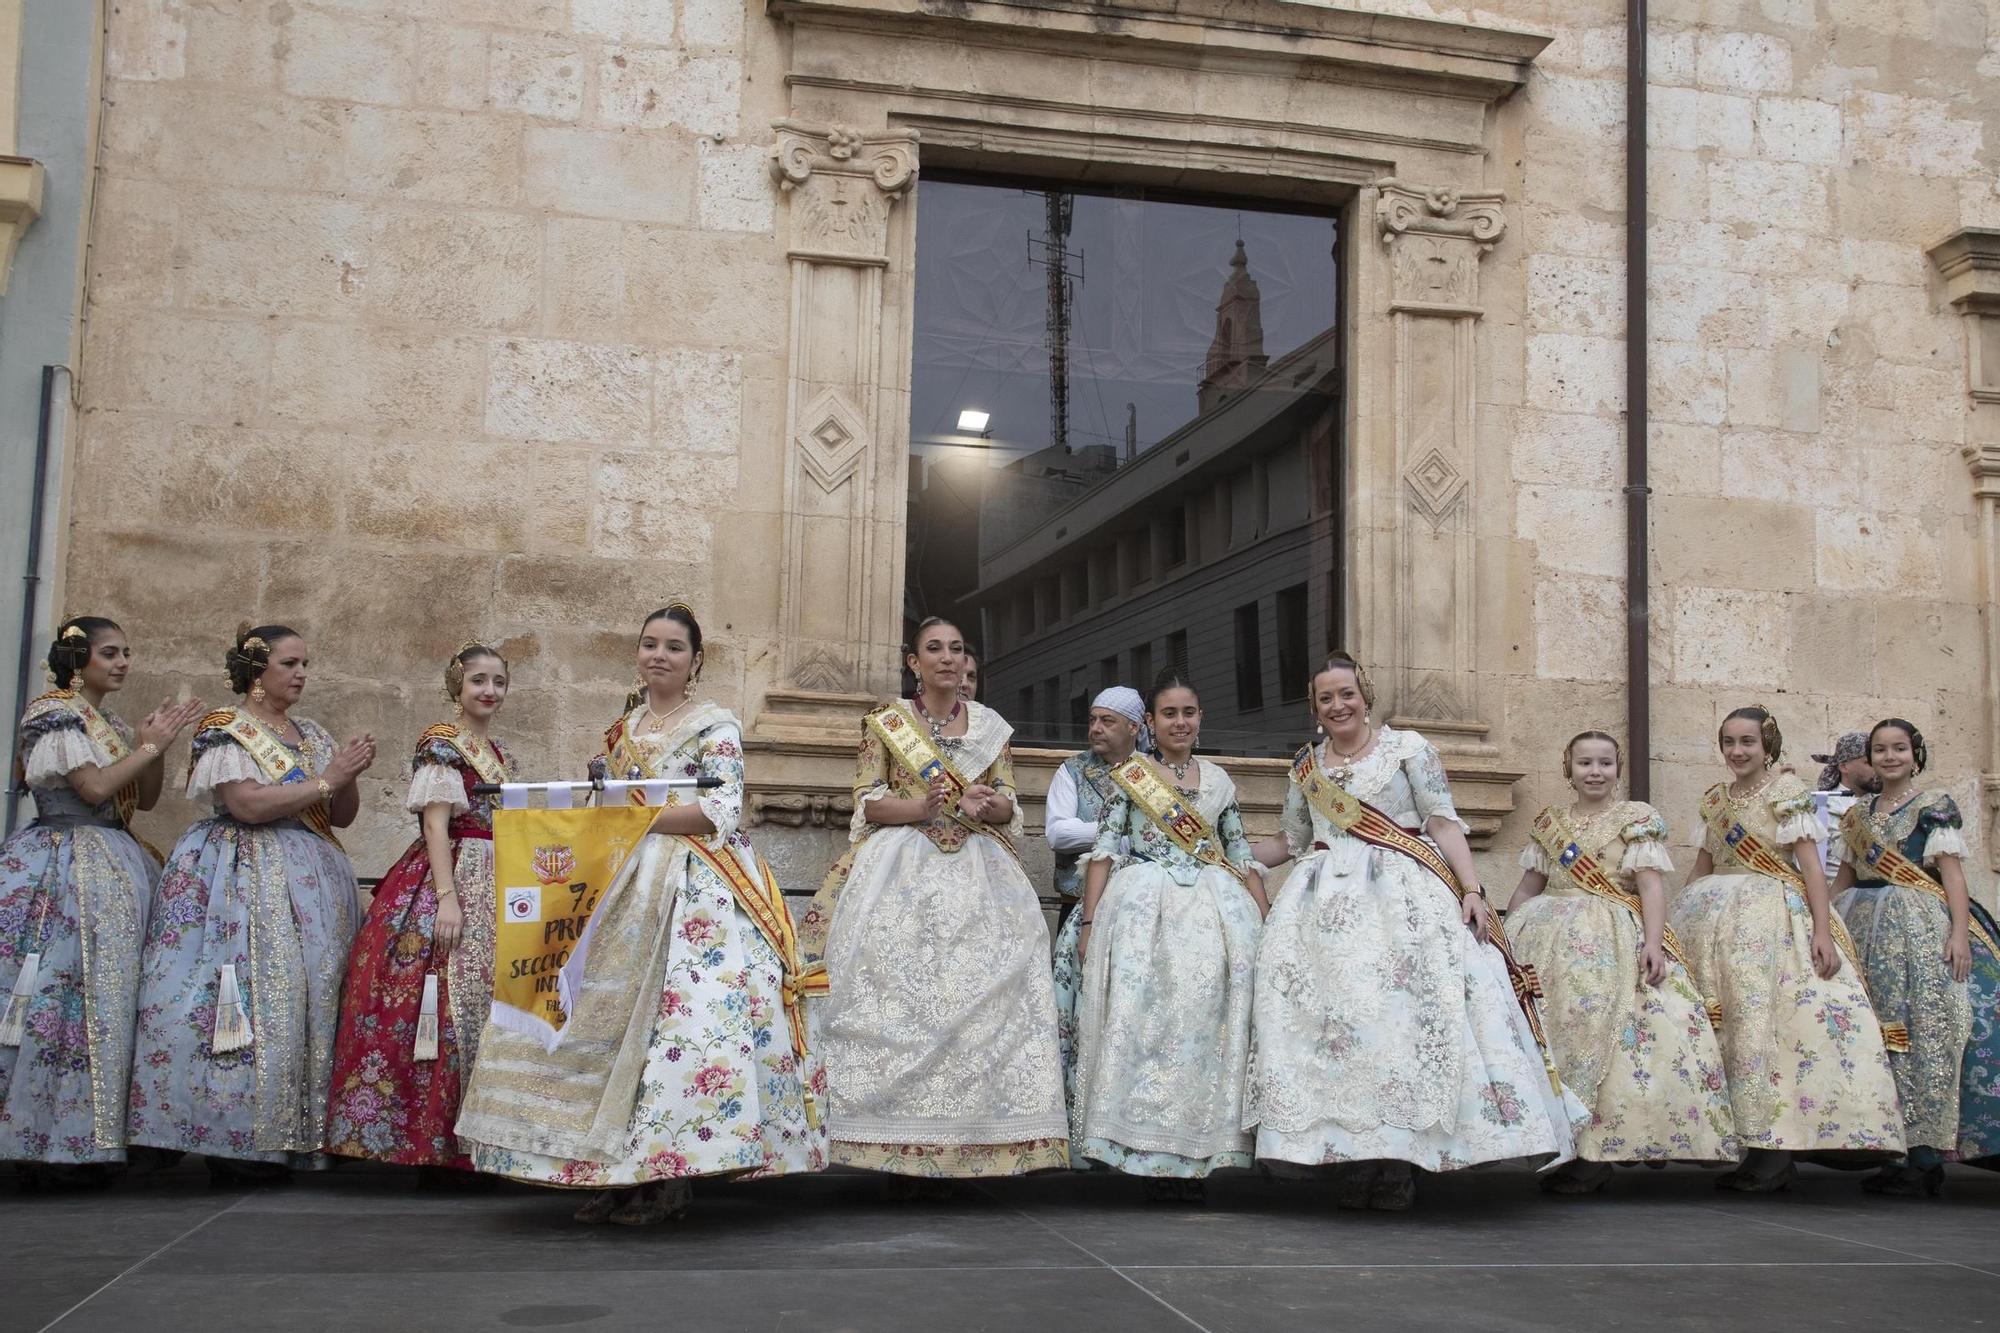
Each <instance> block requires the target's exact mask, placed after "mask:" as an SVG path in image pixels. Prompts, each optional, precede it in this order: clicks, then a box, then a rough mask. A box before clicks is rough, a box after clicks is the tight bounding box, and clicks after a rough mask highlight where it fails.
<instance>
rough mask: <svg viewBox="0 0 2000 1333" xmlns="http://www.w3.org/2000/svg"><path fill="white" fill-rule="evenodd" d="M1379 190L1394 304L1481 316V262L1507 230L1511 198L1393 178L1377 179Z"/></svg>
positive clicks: (1379, 221)
mask: <svg viewBox="0 0 2000 1333" xmlns="http://www.w3.org/2000/svg"><path fill="white" fill-rule="evenodd" d="M1375 189H1376V192H1377V197H1376V200H1375V222H1376V225H1377V226H1378V227H1380V228H1381V235H1382V244H1384V245H1386V246H1388V247H1389V252H1390V268H1389V273H1390V296H1391V308H1392V309H1395V310H1410V311H1417V312H1424V313H1429V314H1438V315H1477V314H1478V313H1479V260H1480V258H1481V257H1482V256H1483V255H1485V253H1486V252H1487V251H1488V250H1491V249H1492V248H1493V246H1494V245H1495V244H1496V243H1497V242H1498V241H1499V240H1500V238H1501V236H1502V235H1504V234H1505V233H1506V230H1507V219H1506V215H1505V214H1504V213H1502V212H1501V205H1502V204H1504V203H1505V202H1506V201H1507V196H1506V195H1504V194H1502V193H1501V192H1500V191H1498V190H1476V191H1460V190H1453V189H1449V188H1442V187H1441V188H1435V189H1425V188H1423V187H1421V186H1414V185H1408V184H1405V183H1404V182H1402V181H1399V180H1396V179H1394V178H1390V179H1388V180H1382V181H1377V182H1376V184H1375Z"/></svg>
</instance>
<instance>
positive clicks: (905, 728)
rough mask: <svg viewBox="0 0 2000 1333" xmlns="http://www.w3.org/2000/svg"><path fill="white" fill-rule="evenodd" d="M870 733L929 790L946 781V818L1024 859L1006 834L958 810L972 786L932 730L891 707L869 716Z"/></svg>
mask: <svg viewBox="0 0 2000 1333" xmlns="http://www.w3.org/2000/svg"><path fill="white" fill-rule="evenodd" d="M868 730H870V731H871V732H873V733H874V734H875V739H877V740H879V741H881V742H882V744H883V745H885V746H887V747H888V749H889V753H890V754H892V755H894V756H896V758H897V759H898V760H899V761H901V763H902V765H903V767H904V768H907V769H908V770H910V772H912V773H914V774H916V775H917V776H918V777H919V778H921V779H922V780H923V781H924V783H925V785H926V786H928V785H929V784H930V783H931V782H932V781H933V780H935V779H937V778H939V777H942V778H943V779H944V781H945V787H946V789H947V791H948V792H949V794H948V795H947V796H946V797H945V803H944V813H945V814H946V815H948V816H949V817H950V818H951V819H952V820H954V821H955V822H957V823H959V824H961V825H963V826H964V827H965V828H967V829H969V830H971V831H972V832H974V833H983V834H985V835H986V836H987V837H989V838H991V839H993V840H994V841H995V842H997V843H999V844H1000V846H1001V847H1002V848H1004V849H1005V850H1006V852H1007V855H1009V856H1011V857H1013V858H1014V859H1015V860H1016V861H1017V862H1018V861H1019V860H1020V859H1021V854H1020V852H1018V851H1016V850H1015V848H1014V843H1013V840H1012V839H1010V838H1009V837H1008V836H1007V834H1006V831H1005V830H1003V829H1000V828H997V827H995V826H994V825H992V824H988V823H986V822H985V821H984V820H979V819H974V818H972V817H971V816H970V815H967V814H966V813H964V812H963V811H961V810H960V809H959V808H958V802H959V798H960V797H962V796H964V795H965V789H966V787H968V786H969V785H971V784H969V783H967V782H966V780H965V779H964V777H962V776H961V775H960V774H959V772H958V770H957V769H955V768H953V767H952V766H951V761H950V760H949V759H946V758H945V757H944V753H943V752H942V751H941V750H939V749H938V747H937V743H936V742H935V741H933V740H932V739H931V738H930V736H929V735H928V734H927V733H928V730H929V729H928V728H925V727H919V726H916V725H914V724H913V723H911V721H910V718H909V714H907V713H905V712H904V711H903V710H902V709H900V708H898V707H896V706H895V705H894V704H890V705H889V706H887V707H885V708H878V709H876V710H875V711H874V712H872V713H870V714H869V715H868Z"/></svg>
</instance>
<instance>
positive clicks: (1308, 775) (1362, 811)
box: [1292, 745, 1562, 1092]
mask: <svg viewBox="0 0 2000 1333" xmlns="http://www.w3.org/2000/svg"><path fill="white" fill-rule="evenodd" d="M1292 781H1293V782H1296V783H1298V784H1299V790H1301V791H1302V792H1304V793H1305V798H1306V801H1307V803H1308V804H1310V805H1311V806H1312V808H1313V809H1315V810H1317V811H1318V812H1319V814H1320V817H1321V818H1323V819H1325V820H1326V821H1327V823H1329V824H1332V825H1333V826H1334V827H1335V828H1337V829H1339V830H1340V831H1341V832H1343V833H1345V834H1347V835H1348V836H1349V837H1354V838H1359V839H1360V840H1361V841H1363V842H1365V843H1367V844H1368V845H1369V846H1371V847H1379V848H1381V849H1382V850H1384V851H1389V852H1400V853H1401V854H1402V855H1404V856H1407V857H1409V858H1410V859H1411V860H1412V861H1415V862H1416V863H1417V864H1418V865H1420V866H1422V867H1423V868H1424V869H1426V870H1428V871H1430V872H1431V874H1433V875H1435V876H1436V877H1437V878H1438V881H1439V882H1440V883H1442V884H1443V885H1444V886H1445V887H1446V888H1447V889H1450V890H1451V892H1452V895H1453V896H1454V897H1456V898H1458V899H1459V900H1460V901H1463V900H1464V898H1465V886H1464V885H1463V884H1460V883H1459V882H1458V875H1457V873H1456V872H1454V871H1453V870H1452V868H1451V863H1450V862H1449V861H1447V860H1445V859H1444V854H1443V853H1441V852H1439V851H1438V849H1437V848H1435V847H1433V846H1431V845H1430V844H1429V843H1427V842H1425V841H1424V840H1423V839H1422V838H1419V837H1417V836H1416V835H1415V834H1414V833H1411V832H1410V831H1409V830H1408V829H1406V828H1404V827H1403V826H1402V825H1401V824H1398V823H1397V822H1396V821H1395V820H1393V819H1391V818H1389V816H1388V815H1386V814H1384V813H1383V812H1382V811H1380V810H1378V809H1376V808H1375V807H1374V806H1372V805H1370V804H1368V802H1366V801H1364V800H1362V799H1361V798H1360V797H1358V796H1356V795H1355V794H1354V793H1352V792H1350V791H1348V790H1347V789H1346V788H1345V787H1343V786H1341V785H1340V784H1339V783H1338V782H1335V781H1334V780H1333V779H1332V778H1330V777H1328V776H1327V775H1326V771H1325V770H1324V769H1322V768H1321V767H1320V766H1319V759H1318V758H1317V757H1316V756H1315V755H1314V754H1313V748H1312V746H1310V745H1308V746H1306V747H1305V748H1304V749H1303V750H1300V751H1299V754H1298V758H1296V759H1295V760H1293V761H1292ZM1486 929H1487V934H1488V936H1489V937H1490V938H1491V939H1492V941H1493V946H1494V947H1495V948H1496V949H1498V950H1500V957H1501V958H1503V959H1504V960H1506V963H1507V978H1508V980H1509V981H1511V982H1512V983H1513V986H1514V999H1515V1000H1516V1001H1517V1002H1518V1003H1519V1004H1520V1006H1521V1012H1522V1013H1523V1014H1525V1015H1526V1016H1527V1019H1528V1027H1529V1030H1531V1031H1532V1032H1533V1033H1534V1034H1535V1041H1536V1043H1537V1044H1538V1045H1540V1047H1541V1050H1542V1063H1543V1064H1544V1065H1545V1066H1546V1067H1547V1068H1548V1071H1549V1083H1550V1086H1552V1087H1554V1088H1555V1089H1556V1090H1557V1091H1558V1092H1560V1091H1561V1090H1562V1080H1561V1079H1560V1078H1559V1077H1558V1076H1557V1074H1556V1068H1555V1065H1554V1064H1553V1063H1551V1062H1550V1060H1549V1041H1548V1036H1547V1034H1545V1033H1544V1032H1543V1031H1542V1015H1541V1011H1540V1010H1539V1009H1537V1008H1536V1007H1535V1001H1536V1000H1537V999H1539V998H1540V997H1541V994H1542V983H1541V980H1540V979H1539V978H1538V977H1536V976H1535V969H1534V968H1532V967H1529V966H1528V965H1527V964H1525V963H1522V962H1520V961H1519V960H1517V959H1516V958H1515V957H1514V949H1513V946H1512V945H1510V944H1508V943H1507V932H1506V930H1505V929H1503V928H1502V926H1501V924H1500V918H1499V917H1497V916H1493V915H1491V914H1489V915H1488V916H1487V927H1486Z"/></svg>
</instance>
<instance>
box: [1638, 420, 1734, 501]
mask: <svg viewBox="0 0 2000 1333" xmlns="http://www.w3.org/2000/svg"><path fill="white" fill-rule="evenodd" d="M1646 441H1647V443H1646V465H1647V467H1646V471H1647V479H1648V482H1649V483H1650V484H1651V486H1652V487H1653V490H1654V492H1655V493H1656V494H1662V495H1717V494H1720V493H1721V490H1722V433H1721V432H1720V431H1719V430H1717V429H1716V428H1715V427H1713V426H1689V425H1683V424H1681V423H1679V422H1672V421H1654V422H1649V423H1647V431H1646Z"/></svg>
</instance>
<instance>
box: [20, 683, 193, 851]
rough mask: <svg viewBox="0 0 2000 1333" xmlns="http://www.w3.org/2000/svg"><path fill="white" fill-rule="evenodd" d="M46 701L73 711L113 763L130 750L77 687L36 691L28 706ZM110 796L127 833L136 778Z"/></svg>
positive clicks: (134, 802)
mask: <svg viewBox="0 0 2000 1333" xmlns="http://www.w3.org/2000/svg"><path fill="white" fill-rule="evenodd" d="M45 701H46V702H53V703H59V704H61V705H62V706H63V707H65V708H67V709H69V711H70V712H72V713H74V714H76V716H77V718H78V720H79V721H81V722H82V723H83V734H84V735H86V736H88V737H89V738H90V739H91V740H92V741H93V742H95V743H96V745H97V748H98V749H100V750H102V751H104V753H106V754H107V755H110V756H111V762H112V763H113V764H115V763H118V762H119V761H121V760H123V759H125V758H126V757H128V756H129V755H130V754H131V753H132V751H131V749H130V747H128V746H127V745H126V744H125V738H124V737H123V736H120V735H119V734H118V728H116V727H114V726H112V725H111V719H109V718H107V717H105V716H104V714H102V713H100V712H98V711H97V710H96V709H95V708H92V707H91V706H90V700H88V699H86V698H84V697H83V695H82V694H81V693H79V692H78V691H76V690H50V691H48V692H47V693H46V694H41V695H38V696H36V697H35V698H34V699H32V700H30V701H29V704H28V706H29V707H30V708H32V707H34V706H35V705H36V704H38V703H43V702H45ZM107 767H108V765H107ZM111 800H112V804H113V806H114V807H115V808H116V809H117V811H118V822H119V823H121V824H123V825H124V826H125V831H126V832H127V833H132V816H133V815H136V814H137V813H139V783H138V781H137V780H136V779H135V780H133V781H131V782H128V783H126V784H125V785H124V786H123V787H120V788H119V789H118V792H117V794H116V795H114V796H113V797H112V798H111ZM132 836H133V838H134V839H135V840H136V841H137V842H138V844H139V845H140V846H141V847H144V848H145V849H146V850H147V851H148V852H150V853H152V856H153V859H154V860H155V861H161V862H164V861H165V859H166V858H165V857H163V856H161V855H160V851H159V849H158V848H157V847H155V846H153V845H152V844H151V843H149V842H147V841H146V840H145V839H144V838H141V837H139V835H138V834H136V833H133V834H132Z"/></svg>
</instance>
